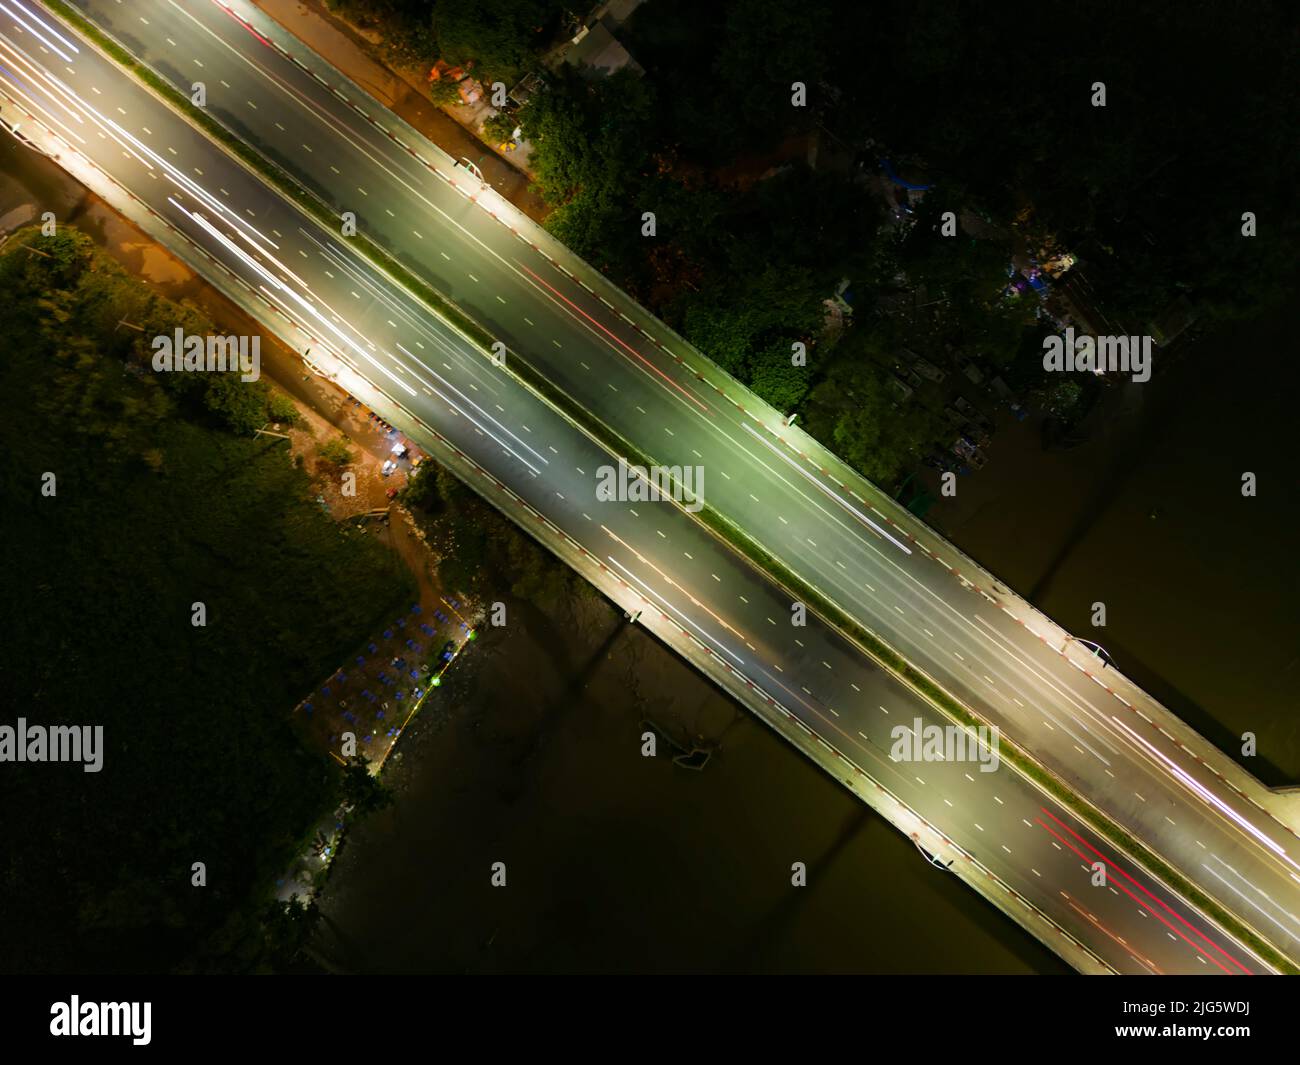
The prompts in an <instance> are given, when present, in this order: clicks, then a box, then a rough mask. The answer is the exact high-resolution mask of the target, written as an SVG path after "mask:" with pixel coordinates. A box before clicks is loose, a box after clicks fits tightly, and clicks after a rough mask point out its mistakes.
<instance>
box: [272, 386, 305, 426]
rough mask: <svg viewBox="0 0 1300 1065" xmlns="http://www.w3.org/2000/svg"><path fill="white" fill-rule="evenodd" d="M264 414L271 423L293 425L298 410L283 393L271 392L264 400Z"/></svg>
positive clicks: (296, 419)
mask: <svg viewBox="0 0 1300 1065" xmlns="http://www.w3.org/2000/svg"><path fill="white" fill-rule="evenodd" d="M266 413H267V414H268V415H269V416H270V419H271V421H273V422H279V423H281V424H282V425H293V424H295V423H296V422H297V421H298V408H297V407H296V406H294V402H293V400H292V399H290V398H289V397H288V396H286V395H285V394H284V393H283V392H272V393H271V394H270V395H269V396H268V397H267V400H266Z"/></svg>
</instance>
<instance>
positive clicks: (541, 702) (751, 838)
mask: <svg viewBox="0 0 1300 1065" xmlns="http://www.w3.org/2000/svg"><path fill="white" fill-rule="evenodd" d="M45 210H50V211H53V212H54V213H55V215H56V217H57V218H59V219H60V220H63V221H75V222H76V223H77V224H78V225H80V226H81V227H82V228H84V229H85V230H86V231H88V232H90V233H92V234H93V235H95V236H96V237H97V238H98V239H99V240H100V241H101V242H102V243H104V244H105V245H106V246H107V247H109V248H110V249H111V250H113V251H114V252H115V254H117V255H118V256H119V258H120V259H122V261H123V262H124V263H125V264H126V265H127V266H128V267H129V268H131V269H133V270H136V271H138V272H140V273H141V274H143V275H144V276H148V277H151V278H152V279H153V280H155V281H156V282H158V283H159V284H160V285H161V286H162V287H163V288H164V290H165V292H166V294H167V295H168V296H169V297H171V298H181V297H185V296H188V297H190V298H192V299H194V300H195V302H197V303H199V304H200V305H202V306H207V307H211V308H213V310H214V311H218V309H219V307H220V305H221V301H220V299H219V297H216V296H214V295H213V293H212V292H211V291H210V290H209V289H207V287H206V286H205V285H203V284H202V282H201V281H198V280H197V279H194V278H193V277H192V276H191V275H190V274H189V273H188V272H187V271H185V270H184V268H183V267H181V266H180V265H179V264H177V263H175V262H174V261H173V260H171V259H169V258H168V257H167V256H166V255H164V254H162V253H161V252H160V250H159V249H157V248H155V247H154V246H153V245H151V244H150V243H149V242H148V241H146V240H144V239H143V238H142V237H141V236H140V234H139V233H138V232H136V231H135V230H134V229H133V228H132V227H130V226H129V225H127V224H125V223H124V222H122V220H121V219H119V218H118V217H117V216H116V215H114V214H113V213H112V212H111V211H108V210H106V209H105V208H104V207H103V206H102V205H100V204H99V203H98V201H96V200H95V199H94V197H91V196H89V195H87V194H86V192H85V190H84V189H82V188H81V186H79V185H77V184H76V183H75V182H73V181H71V180H70V179H69V178H67V177H66V176H65V175H64V174H63V172H62V171H61V170H59V169H58V168H57V167H56V166H55V165H54V164H52V163H50V162H49V161H48V160H45V159H44V158H42V157H40V156H38V155H35V154H34V153H32V152H30V151H29V150H28V149H26V148H24V147H22V146H20V145H17V144H16V143H14V142H12V141H11V140H9V139H7V138H6V139H4V140H0V218H3V219H5V220H6V225H7V226H12V225H17V224H21V223H24V222H27V221H30V220H31V218H33V217H35V215H37V214H38V213H39V212H40V211H45ZM228 313H229V309H228V308H227V309H226V314H228ZM215 316H216V317H218V318H222V317H223V314H222V313H216V314H215ZM266 369H267V372H268V373H270V374H272V375H275V376H277V379H278V380H280V381H281V383H284V384H285V385H287V386H288V387H290V388H291V389H293V390H294V391H295V394H298V395H299V398H305V399H309V400H314V401H319V402H323V403H326V404H328V403H330V402H332V401H330V400H329V399H328V398H327V397H321V396H319V395H315V394H312V393H310V387H311V386H310V384H308V385H304V384H302V383H301V380H300V378H299V376H298V375H297V373H296V369H295V368H294V367H292V366H290V365H288V364H286V366H285V368H284V372H283V373H282V374H277V373H276V370H277V365H276V363H275V362H270V363H268V364H267V366H266ZM313 383H314V382H313ZM304 389H307V390H308V391H307V392H304V391H303V390H304ZM326 409H327V410H328V409H329V408H328V407H326ZM510 616H511V617H512V619H514V620H513V621H512V623H511V625H510V626H508V627H507V628H506V629H505V630H502V631H499V632H497V633H495V634H493V633H488V634H486V635H485V638H484V639H483V640H482V642H481V643H480V644H479V646H478V648H477V649H476V651H475V653H473V654H470V655H465V656H462V659H461V660H460V662H458V666H457V669H456V670H455V671H454V672H453V673H452V674H450V675H449V678H448V682H447V684H446V686H445V688H444V689H442V692H441V693H440V694H441V698H440V700H437V701H434V700H431V701H430V704H429V709H428V710H427V711H426V713H425V714H424V716H423V717H422V718H421V719H420V720H419V722H418V723H417V725H416V727H415V728H414V729H413V730H412V732H411V733H410V734H408V736H407V737H404V741H403V748H402V753H401V755H400V757H399V758H398V760H397V761H396V762H395V763H394V764H393V768H392V779H393V781H394V782H395V784H396V785H397V787H398V788H399V790H400V795H401V798H400V801H399V802H398V804H397V806H396V807H395V808H394V809H391V810H389V811H386V812H384V813H383V814H381V815H379V816H377V817H376V818H374V819H373V820H372V821H371V822H370V823H368V824H367V825H366V826H365V827H364V828H363V830H362V831H360V832H358V833H356V834H355V836H354V838H353V839H352V840H351V841H350V842H349V844H348V846H347V847H346V848H345V850H344V852H343V854H342V856H341V857H340V859H339V864H338V866H337V867H336V871H335V877H334V879H333V881H332V883H331V886H330V889H329V892H328V893H327V897H326V898H325V900H324V908H325V910H326V913H327V915H328V924H327V927H326V929H325V932H324V934H323V935H322V936H321V941H320V944H319V948H318V949H319V954H320V956H321V957H322V958H323V959H324V960H325V961H326V962H327V963H328V964H329V965H331V966H333V967H337V968H340V969H344V970H347V971H383V972H422V971H450V972H460V971H472V972H478V971H629V970H630V971H660V972H664V971H667V972H677V971H715V970H731V971H774V970H775V971H809V972H812V971H845V972H897V971H906V972H951V971H958V972H989V971H992V972H1008V973H1010V972H1060V971H1064V967H1063V966H1062V965H1061V964H1060V962H1059V961H1057V959H1056V958H1055V957H1054V956H1053V955H1051V954H1050V953H1049V952H1048V951H1046V950H1045V949H1043V948H1042V947H1040V946H1039V945H1038V944H1037V943H1036V941H1034V940H1032V939H1031V938H1030V937H1029V936H1027V935H1026V934H1025V933H1024V932H1023V931H1022V930H1020V929H1019V927H1018V926H1016V925H1014V924H1013V923H1011V922H1010V921H1007V920H1006V919H1005V918H1003V917H1002V916H1001V915H1000V914H998V913H997V912H996V911H995V910H993V909H992V908H991V907H989V906H988V905H986V904H985V903H984V902H982V901H981V900H980V899H979V898H978V897H977V896H975V895H974V894H973V893H971V892H970V891H969V890H967V889H966V888H964V887H963V886H962V885H961V884H960V883H958V882H957V881H956V880H955V879H954V878H951V877H949V876H947V875H946V874H944V873H942V872H940V871H938V870H935V869H933V868H931V867H930V866H928V865H927V864H926V863H925V862H924V861H923V860H922V859H921V857H920V856H919V855H918V854H917V852H916V851H915V849H914V848H913V847H912V845H911V844H910V842H908V841H907V840H906V839H904V838H903V837H902V836H901V835H900V834H899V833H898V832H896V831H895V830H894V829H893V828H891V827H890V826H888V825H886V824H885V823H884V822H883V821H881V820H880V819H879V818H877V817H876V816H875V815H873V814H871V813H870V812H868V811H867V810H866V809H865V808H864V807H863V806H862V805H861V804H860V803H859V802H858V801H857V800H855V799H853V798H851V797H850V796H849V795H848V794H847V793H845V792H844V791H842V790H841V789H840V788H839V787H838V786H837V785H836V784H835V783H834V782H832V781H831V780H830V779H829V778H827V777H826V776H825V775H824V774H823V773H822V772H821V771H820V770H819V769H817V768H816V767H814V766H813V765H811V764H810V763H807V762H805V761H804V760H803V759H802V757H801V756H799V755H797V754H795V753H794V752H793V751H792V749H791V748H790V747H789V746H788V745H787V744H786V743H785V742H784V741H782V740H779V739H778V738H777V737H776V736H775V735H773V734H772V733H770V732H769V731H768V730H767V729H766V728H765V727H764V726H762V725H760V724H759V723H758V722H757V721H756V720H755V719H753V718H752V717H751V716H749V715H748V714H747V713H745V712H744V711H742V710H740V709H739V708H737V707H736V706H735V704H733V703H732V702H731V701H730V700H728V699H727V698H725V697H724V696H722V695H721V694H720V693H719V692H717V691H716V690H715V689H714V688H713V687H712V686H711V685H709V684H708V683H706V682H705V681H704V680H703V679H702V678H700V677H699V676H698V675H697V674H696V673H694V671H692V670H691V669H689V668H688V667H687V666H685V665H684V664H683V663H682V662H680V661H679V660H678V659H677V658H676V656H674V655H672V654H671V653H669V652H668V651H666V650H664V649H663V648H662V647H660V646H659V645H658V644H657V643H655V642H654V641H653V640H652V639H650V638H649V637H648V636H646V635H645V634H644V632H642V631H641V630H628V629H626V628H625V627H623V626H622V625H620V624H618V623H617V617H616V616H615V615H613V614H612V613H611V612H610V611H609V609H608V608H606V607H603V606H599V607H594V608H593V607H588V608H585V609H584V610H583V611H582V612H581V618H579V619H578V620H574V619H572V618H570V617H568V616H564V615H563V612H561V614H560V615H558V616H556V617H552V616H548V615H546V614H543V613H540V612H538V611H537V610H535V609H532V608H530V607H528V606H527V605H526V604H512V608H511V611H510ZM647 718H649V719H653V720H654V721H655V722H656V724H657V725H659V726H660V727H662V728H664V729H665V730H667V731H668V732H669V733H672V734H674V735H675V736H677V737H678V738H680V739H681V740H682V741H684V742H688V741H690V740H691V738H692V737H693V738H695V740H697V741H699V742H702V743H707V744H710V745H716V747H717V753H716V754H715V755H714V757H713V758H712V759H711V761H710V762H709V764H708V766H707V768H706V769H705V770H704V771H702V772H691V771H689V770H685V769H679V768H675V767H673V766H672V764H671V760H670V759H669V758H657V759H653V760H651V759H645V758H642V757H641V756H640V752H639V748H640V735H641V732H642V728H643V726H642V722H643V721H644V720H645V719H647ZM496 861H502V862H505V863H506V875H507V886H506V887H504V888H491V887H489V879H488V878H489V867H490V865H491V863H492V862H496ZM796 861H801V862H805V863H806V864H807V867H808V871H809V874H808V879H809V885H808V887H806V888H803V889H798V890H796V889H793V888H792V887H791V886H790V868H791V864H792V863H793V862H796Z"/></svg>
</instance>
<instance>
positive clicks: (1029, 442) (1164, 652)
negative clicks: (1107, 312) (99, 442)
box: [929, 312, 1300, 786]
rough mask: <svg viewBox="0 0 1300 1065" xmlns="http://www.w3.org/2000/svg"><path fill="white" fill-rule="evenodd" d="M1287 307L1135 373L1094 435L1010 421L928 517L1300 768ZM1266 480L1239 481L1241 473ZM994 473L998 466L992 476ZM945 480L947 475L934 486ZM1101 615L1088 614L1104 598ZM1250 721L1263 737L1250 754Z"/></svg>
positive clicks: (1187, 697)
mask: <svg viewBox="0 0 1300 1065" xmlns="http://www.w3.org/2000/svg"><path fill="white" fill-rule="evenodd" d="M1289 326H1290V321H1289V318H1288V316H1287V315H1286V314H1285V313H1284V312H1277V313H1275V314H1272V315H1269V316H1267V317H1264V318H1261V319H1260V320H1258V321H1256V322H1253V323H1250V324H1248V325H1246V326H1237V327H1233V328H1230V329H1223V330H1221V331H1218V332H1215V333H1211V334H1208V335H1206V336H1205V337H1204V338H1202V339H1200V340H1198V341H1197V342H1195V343H1193V344H1191V345H1189V346H1188V347H1187V348H1186V349H1185V350H1183V351H1181V352H1179V353H1178V357H1177V359H1176V361H1175V362H1174V364H1173V365H1172V366H1168V365H1166V366H1165V367H1163V368H1162V366H1161V365H1160V361H1159V360H1160V359H1161V355H1160V353H1159V352H1157V353H1156V355H1155V356H1154V358H1155V360H1156V361H1155V373H1154V374H1153V377H1152V380H1151V381H1150V382H1148V383H1146V384H1128V385H1127V386H1125V387H1124V388H1123V389H1122V390H1121V392H1120V393H1117V394H1116V395H1115V396H1114V397H1113V398H1112V399H1111V400H1110V402H1108V403H1107V404H1106V405H1105V406H1104V407H1103V409H1101V410H1099V411H1098V412H1097V414H1096V416H1095V417H1094V418H1093V419H1092V420H1091V424H1090V425H1089V428H1090V430H1091V439H1090V440H1089V442H1088V443H1087V444H1085V445H1083V446H1081V447H1079V448H1077V449H1074V450H1072V451H1067V452H1053V453H1046V452H1044V451H1043V450H1042V449H1041V447H1039V445H1038V431H1037V426H1036V425H1035V424H1033V423H1023V424H1021V425H1013V426H1009V427H1006V428H1004V429H1002V430H1001V431H1000V432H999V434H998V436H997V437H995V439H994V442H993V446H992V447H991V448H990V459H989V464H988V466H987V467H986V468H985V469H984V470H982V471H980V473H979V475H978V476H972V477H966V478H962V480H961V483H960V484H959V498H958V500H957V501H956V502H955V503H944V504H941V505H940V506H937V507H935V508H934V510H932V511H931V512H930V515H929V517H930V518H931V520H934V521H935V523H936V524H938V525H940V526H941V527H943V528H944V529H945V530H946V531H947V532H948V534H949V536H950V537H951V538H952V539H953V540H954V542H956V543H957V544H958V545H959V546H960V547H962V548H963V549H964V550H966V551H967V552H968V553H969V554H971V555H972V556H973V557H975V558H976V559H978V560H979V561H980V562H982V563H983V564H984V565H985V566H987V567H988V568H989V569H990V570H992V571H993V572H994V573H997V574H998V575H999V576H1001V577H1002V578H1003V579H1005V580H1008V581H1010V582H1011V585H1012V587H1014V588H1016V589H1017V590H1018V591H1020V592H1021V593H1022V594H1026V595H1030V596H1031V598H1032V599H1033V601H1034V602H1035V603H1036V604H1037V605H1038V606H1040V607H1041V608H1042V609H1044V610H1045V611H1046V612H1047V613H1048V614H1049V615H1051V616H1052V617H1054V618H1056V619H1057V620H1058V621H1060V622H1061V623H1062V624H1063V625H1065V626H1066V627H1067V628H1068V629H1070V630H1071V631H1073V632H1075V633H1078V634H1080V635H1086V636H1090V637H1092V638H1094V639H1096V640H1097V641H1098V642H1100V643H1101V644H1102V645H1103V646H1104V647H1106V649H1107V650H1108V651H1110V653H1111V654H1112V656H1113V657H1114V659H1115V662H1116V664H1117V665H1118V666H1119V668H1120V669H1121V670H1123V671H1124V672H1125V673H1127V674H1128V675H1129V676H1130V677H1132V678H1133V679H1134V680H1136V681H1138V682H1139V683H1140V684H1142V686H1143V687H1144V688H1146V689H1147V690H1148V691H1150V692H1151V693H1152V694H1153V695H1155V696H1157V697H1158V698H1160V699H1161V700H1162V701H1163V702H1164V703H1165V705H1166V706H1168V707H1169V708H1170V709H1171V710H1173V711H1174V712H1175V713H1177V714H1178V715H1179V716H1180V717H1182V718H1183V720H1185V721H1187V722H1188V723H1189V724H1191V725H1192V726H1194V727H1195V728H1196V729H1197V730H1198V731H1200V732H1201V733H1203V734H1204V735H1205V736H1207V737H1208V738H1209V739H1211V740H1213V741H1214V742H1215V743H1217V744H1218V745H1219V747H1220V748H1221V749H1223V750H1224V751H1226V752H1228V753H1229V754H1231V755H1233V756H1234V757H1236V758H1237V759H1238V761H1240V762H1241V764H1243V765H1244V766H1246V767H1247V768H1248V769H1250V770H1251V771H1252V772H1254V773H1255V774H1256V775H1257V776H1259V777H1260V778H1261V779H1262V780H1264V781H1265V782H1266V783H1268V784H1271V785H1274V786H1278V785H1282V784H1287V783H1300V702H1298V701H1297V698H1296V689H1297V685H1300V565H1298V564H1297V562H1296V558H1295V545H1296V543H1297V537H1296V530H1297V528H1300V478H1298V477H1297V475H1296V458H1295V454H1296V434H1295V425H1296V411H1297V409H1298V404H1300V364H1298V363H1297V361H1296V360H1295V358H1294V356H1293V352H1294V341H1293V339H1292V338H1291V337H1290V335H1289ZM1246 472H1250V473H1254V474H1256V475H1257V479H1258V494H1257V495H1256V496H1255V497H1254V498H1247V497H1243V495H1242V490H1241V489H1242V474H1243V473H1246ZM986 475H987V476H986ZM936 494H937V493H936ZM1097 602H1100V603H1104V604H1105V606H1106V626H1105V628H1104V629H1100V630H1096V629H1094V628H1093V627H1092V625H1091V612H1092V604H1093V603H1097ZM1247 731H1249V732H1253V733H1254V734H1255V735H1256V737H1257V739H1258V745H1259V753H1258V755H1257V756H1256V757H1254V758H1253V759H1251V758H1243V757H1242V756H1241V740H1240V737H1241V735H1242V733H1244V732H1247Z"/></svg>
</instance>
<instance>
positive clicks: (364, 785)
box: [343, 754, 396, 817]
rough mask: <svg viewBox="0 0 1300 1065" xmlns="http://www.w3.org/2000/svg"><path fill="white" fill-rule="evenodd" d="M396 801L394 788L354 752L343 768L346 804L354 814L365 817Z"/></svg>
mask: <svg viewBox="0 0 1300 1065" xmlns="http://www.w3.org/2000/svg"><path fill="white" fill-rule="evenodd" d="M395 801H396V796H394V795H393V791H392V789H391V788H389V787H388V786H387V785H385V784H383V783H381V782H380V780H379V778H378V777H377V776H375V775H374V774H373V773H371V772H370V767H369V766H368V765H367V764H366V760H365V759H364V758H362V757H361V755H359V754H354V755H353V756H352V757H351V758H349V759H348V764H347V767H346V768H345V769H344V770H343V803H344V805H345V806H348V807H350V808H351V810H352V812H353V813H354V814H356V815H358V816H361V817H364V816H365V815H366V814H370V813H374V812H375V811H376V810H383V809H385V808H386V807H389V806H392V805H393V803H394V802H395Z"/></svg>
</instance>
